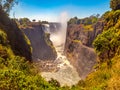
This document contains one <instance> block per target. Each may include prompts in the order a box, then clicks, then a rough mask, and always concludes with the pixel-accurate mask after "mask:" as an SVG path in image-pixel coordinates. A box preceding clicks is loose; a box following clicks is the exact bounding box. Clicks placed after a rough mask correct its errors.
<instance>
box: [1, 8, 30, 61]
mask: <svg viewBox="0 0 120 90" xmlns="http://www.w3.org/2000/svg"><path fill="white" fill-rule="evenodd" d="M0 29H2V30H4V32H5V33H6V35H7V37H8V44H9V45H10V47H11V49H12V50H13V52H14V54H15V55H19V56H23V57H25V58H26V59H27V60H30V61H31V50H30V45H29V44H28V43H27V41H26V38H25V35H24V33H23V32H22V31H21V30H20V29H19V28H18V26H17V24H16V23H15V21H14V20H11V19H10V18H9V17H8V16H7V15H6V14H5V13H4V11H2V10H1V9H0Z"/></svg>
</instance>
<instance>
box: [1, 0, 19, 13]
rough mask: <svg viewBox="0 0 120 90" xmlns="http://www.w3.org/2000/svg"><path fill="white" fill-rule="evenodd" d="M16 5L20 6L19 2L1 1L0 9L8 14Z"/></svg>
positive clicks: (13, 0)
mask: <svg viewBox="0 0 120 90" xmlns="http://www.w3.org/2000/svg"><path fill="white" fill-rule="evenodd" d="M15 4H18V1H17V0H0V9H1V8H2V9H3V10H4V11H5V12H7V13H8V12H10V10H11V8H12V7H13V6H14V5H15Z"/></svg>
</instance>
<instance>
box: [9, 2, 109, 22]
mask: <svg viewBox="0 0 120 90" xmlns="http://www.w3.org/2000/svg"><path fill="white" fill-rule="evenodd" d="M109 2H110V0H19V4H18V5H16V6H15V7H14V8H13V9H12V10H11V12H10V17H13V16H14V15H15V17H16V18H23V17H27V18H29V19H30V20H32V19H36V20H42V21H50V22H57V21H59V20H61V18H62V19H64V18H67V19H69V18H71V17H75V16H77V17H78V18H84V17H88V16H90V15H93V14H101V15H102V14H103V13H104V12H106V11H108V10H110V8H109Z"/></svg>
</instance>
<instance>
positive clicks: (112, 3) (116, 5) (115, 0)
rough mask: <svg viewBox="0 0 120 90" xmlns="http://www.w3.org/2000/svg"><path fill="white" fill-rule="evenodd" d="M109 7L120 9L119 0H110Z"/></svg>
mask: <svg viewBox="0 0 120 90" xmlns="http://www.w3.org/2000/svg"><path fill="white" fill-rule="evenodd" d="M110 8H112V10H118V9H120V0H111V1H110Z"/></svg>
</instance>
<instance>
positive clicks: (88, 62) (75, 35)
mask: <svg viewBox="0 0 120 90" xmlns="http://www.w3.org/2000/svg"><path fill="white" fill-rule="evenodd" d="M84 27H85V26H84V25H83V24H79V25H78V24H70V25H68V27H67V35H66V43H65V54H66V56H67V58H68V59H69V61H70V62H71V64H72V65H73V66H74V67H75V68H76V69H77V71H78V72H79V75H80V77H81V78H82V79H84V78H85V77H86V76H87V75H88V74H89V73H90V72H91V71H92V70H93V66H94V65H95V64H96V61H97V54H96V53H95V51H94V49H93V48H92V47H93V46H92V42H93V41H94V39H95V38H96V37H97V35H98V34H100V33H101V32H102V31H103V28H104V24H103V22H102V21H98V22H97V23H96V24H94V25H92V29H93V30H87V29H85V28H84Z"/></svg>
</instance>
